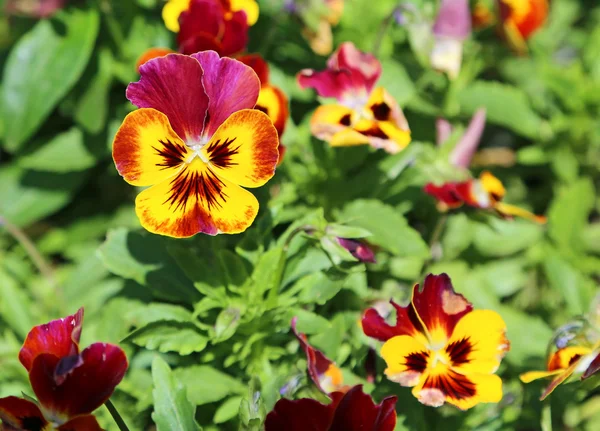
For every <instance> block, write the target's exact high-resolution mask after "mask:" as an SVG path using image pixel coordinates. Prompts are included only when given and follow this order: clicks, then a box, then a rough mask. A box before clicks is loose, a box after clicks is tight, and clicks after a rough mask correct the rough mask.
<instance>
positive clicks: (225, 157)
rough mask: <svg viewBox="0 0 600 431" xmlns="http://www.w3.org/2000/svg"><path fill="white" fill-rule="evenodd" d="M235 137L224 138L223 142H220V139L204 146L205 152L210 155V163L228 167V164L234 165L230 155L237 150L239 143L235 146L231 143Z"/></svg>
mask: <svg viewBox="0 0 600 431" xmlns="http://www.w3.org/2000/svg"><path fill="white" fill-rule="evenodd" d="M235 140H236V138H231V139H225V142H223V144H221V140H220V139H219V140H217V141H215V142H213V143H211V144H209V146H208V147H207V148H206V152H207V153H208V155H209V157H210V163H212V164H213V165H215V166H218V167H220V168H228V167H229V166H236V165H237V163H234V162H233V160H232V157H233V156H235V155H236V154H237V153H238V152H239V150H240V145H238V146H237V147H236V146H234V145H233V143H234V142H235Z"/></svg>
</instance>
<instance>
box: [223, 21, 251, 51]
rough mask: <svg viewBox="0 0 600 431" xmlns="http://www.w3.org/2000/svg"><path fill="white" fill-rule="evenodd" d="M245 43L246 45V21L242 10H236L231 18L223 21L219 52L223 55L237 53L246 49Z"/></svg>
mask: <svg viewBox="0 0 600 431" xmlns="http://www.w3.org/2000/svg"><path fill="white" fill-rule="evenodd" d="M246 45H248V22H247V20H246V16H245V14H244V12H236V13H234V14H233V16H232V17H231V19H228V20H226V21H225V30H224V31H223V37H222V38H221V52H220V54H221V55H223V56H229V55H235V54H238V53H240V52H242V51H244V50H245V49H246Z"/></svg>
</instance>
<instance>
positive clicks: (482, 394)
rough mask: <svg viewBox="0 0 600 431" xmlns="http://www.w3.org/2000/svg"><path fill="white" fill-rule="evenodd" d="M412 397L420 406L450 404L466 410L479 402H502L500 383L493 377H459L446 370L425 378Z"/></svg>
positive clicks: (430, 374)
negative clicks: (421, 404) (420, 403)
mask: <svg viewBox="0 0 600 431" xmlns="http://www.w3.org/2000/svg"><path fill="white" fill-rule="evenodd" d="M412 392H413V395H414V396H415V397H416V398H417V399H418V400H419V401H420V402H422V403H423V404H425V405H428V406H432V407H440V406H441V405H443V404H444V403H446V402H447V403H449V404H452V405H454V406H456V407H458V408H459V409H461V410H467V409H470V408H471V407H474V406H475V405H477V404H479V403H492V402H493V403H496V402H499V401H500V400H501V399H502V380H501V379H500V377H498V376H496V375H494V374H478V373H475V374H469V375H467V376H465V375H462V374H459V373H457V372H455V371H453V370H452V369H450V368H447V367H442V366H440V367H438V370H437V371H435V372H431V373H429V374H427V375H426V377H425V378H424V379H422V381H421V382H420V383H419V385H418V386H416V387H415V388H413V390H412Z"/></svg>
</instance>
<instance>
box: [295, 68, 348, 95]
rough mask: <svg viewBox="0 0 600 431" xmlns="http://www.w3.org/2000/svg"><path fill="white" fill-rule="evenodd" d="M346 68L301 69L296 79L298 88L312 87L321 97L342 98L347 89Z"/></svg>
mask: <svg viewBox="0 0 600 431" xmlns="http://www.w3.org/2000/svg"><path fill="white" fill-rule="evenodd" d="M348 76H349V72H348V71H347V70H328V69H327V70H323V71H321V72H317V71H315V70H312V69H303V70H301V71H300V73H298V76H297V80H298V85H299V86H300V88H302V89H303V90H304V89H307V88H314V89H315V91H316V92H317V94H318V95H319V96H321V97H331V98H335V99H337V100H342V99H343V98H344V93H345V92H346V91H347V89H348Z"/></svg>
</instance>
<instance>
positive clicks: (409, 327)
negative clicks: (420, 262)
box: [361, 285, 423, 341]
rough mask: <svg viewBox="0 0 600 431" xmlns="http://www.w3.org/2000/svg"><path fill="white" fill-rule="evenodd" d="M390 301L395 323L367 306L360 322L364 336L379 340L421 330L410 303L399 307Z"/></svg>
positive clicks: (411, 333)
mask: <svg viewBox="0 0 600 431" xmlns="http://www.w3.org/2000/svg"><path fill="white" fill-rule="evenodd" d="M417 286H418V285H417ZM390 303H391V304H392V305H393V306H394V308H395V309H396V325H394V326H392V325H389V324H388V323H387V322H386V321H385V319H384V318H383V317H382V316H381V315H380V314H379V312H378V311H377V310H376V309H375V308H369V309H368V310H367V311H365V313H364V314H363V317H362V322H361V323H362V328H363V332H364V333H365V335H366V336H368V337H371V338H375V339H377V340H379V341H387V340H389V339H390V338H392V337H395V336H396V335H413V334H416V333H417V332H423V327H422V325H421V323H420V322H419V318H418V317H417V315H416V314H415V310H414V308H413V307H412V306H411V305H408V306H407V307H401V306H399V305H398V304H396V303H395V302H394V301H390Z"/></svg>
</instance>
